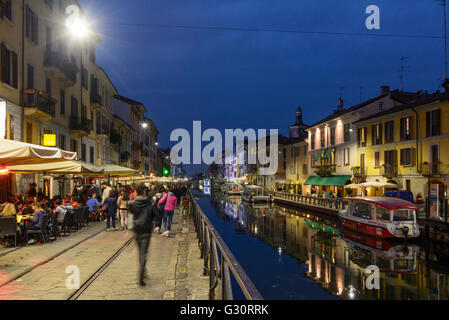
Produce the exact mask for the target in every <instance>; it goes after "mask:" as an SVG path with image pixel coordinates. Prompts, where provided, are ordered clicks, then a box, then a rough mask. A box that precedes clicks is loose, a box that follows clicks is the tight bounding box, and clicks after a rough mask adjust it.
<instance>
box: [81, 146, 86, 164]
mask: <svg viewBox="0 0 449 320" xmlns="http://www.w3.org/2000/svg"><path fill="white" fill-rule="evenodd" d="M86 156H87V155H86V144H85V143H82V144H81V161H84V162H86V160H87V158H86Z"/></svg>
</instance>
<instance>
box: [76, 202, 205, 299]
mask: <svg viewBox="0 0 449 320" xmlns="http://www.w3.org/2000/svg"><path fill="white" fill-rule="evenodd" d="M194 231H195V230H194V226H193V224H192V223H191V222H189V221H187V220H186V219H184V218H183V217H182V216H181V210H179V209H178V210H176V213H175V217H174V219H173V224H172V232H171V234H170V237H168V238H165V237H162V236H161V235H160V234H153V236H152V238H151V242H150V249H149V253H148V257H147V259H148V260H147V274H148V279H147V280H146V283H147V286H146V287H143V288H141V287H139V286H138V285H137V271H138V255H137V245H136V243H135V242H134V241H133V242H132V244H131V245H130V246H129V247H127V248H126V250H125V251H123V252H122V254H120V256H119V257H118V258H117V259H116V260H114V261H113V262H112V264H111V265H110V266H109V267H108V268H107V270H106V271H105V272H104V273H102V274H101V275H100V276H99V277H98V278H97V279H96V280H95V281H94V282H93V283H92V284H91V285H90V286H89V287H88V288H87V290H85V291H84V292H83V294H82V295H81V296H80V297H79V298H78V299H80V300H128V299H130V300H174V299H176V300H207V299H208V288H209V280H208V278H204V277H202V276H201V272H202V263H203V262H202V259H200V250H199V248H198V245H197V243H198V241H197V239H196V234H195V233H194ZM186 258H187V259H186Z"/></svg>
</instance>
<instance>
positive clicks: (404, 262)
mask: <svg viewBox="0 0 449 320" xmlns="http://www.w3.org/2000/svg"><path fill="white" fill-rule="evenodd" d="M198 203H199V204H200V206H201V207H202V209H203V211H204V212H205V213H206V215H208V217H209V219H210V220H211V222H212V224H214V226H215V227H216V229H217V230H218V232H219V233H220V234H221V236H222V237H223V239H224V240H225V241H226V243H227V244H228V246H229V247H230V249H231V251H232V252H233V253H234V255H235V256H236V258H237V260H238V261H239V262H240V264H241V265H242V267H243V268H244V269H245V271H246V272H247V273H248V276H249V277H250V278H251V279H252V280H253V282H254V283H255V285H256V287H257V288H258V289H259V290H260V292H261V294H262V295H263V296H264V297H265V298H266V299H332V298H336V297H339V298H342V299H383V300H385V299H388V300H390V299H401V300H405V299H449V276H448V274H449V265H448V261H449V259H448V258H447V257H448V256H449V254H448V253H446V254H445V253H444V252H442V250H441V249H438V250H436V249H432V248H431V250H430V251H427V254H426V250H425V249H424V246H422V245H421V244H420V243H418V242H416V241H415V242H414V243H412V242H408V243H407V244H404V243H403V242H401V241H399V242H398V241H394V242H392V241H386V240H381V239H376V238H371V237H367V236H364V235H360V234H356V233H354V232H348V231H346V230H342V229H340V225H339V221H338V220H337V219H335V218H333V217H328V216H325V215H317V214H312V213H311V212H308V213H305V212H300V211H298V210H295V209H288V208H282V207H278V206H276V205H273V206H271V207H270V206H268V205H255V206H251V205H249V204H247V203H246V202H244V201H243V202H242V201H241V199H240V197H223V196H221V195H218V196H217V195H216V194H213V195H212V197H211V198H209V197H207V198H200V199H199V200H198ZM446 247H449V246H448V245H446ZM432 250H434V251H432ZM426 257H427V259H426ZM444 259H445V260H444ZM372 265H375V266H377V267H378V268H379V271H380V278H379V287H378V289H371V290H370V289H368V288H367V287H369V286H367V280H368V281H369V279H368V276H369V274H367V273H365V268H367V267H368V266H372Z"/></svg>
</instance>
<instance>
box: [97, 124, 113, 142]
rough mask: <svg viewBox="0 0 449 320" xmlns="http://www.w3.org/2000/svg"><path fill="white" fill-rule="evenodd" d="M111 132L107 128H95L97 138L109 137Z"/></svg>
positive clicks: (104, 126) (103, 126)
mask: <svg viewBox="0 0 449 320" xmlns="http://www.w3.org/2000/svg"><path fill="white" fill-rule="evenodd" d="M110 134H111V131H110V129H109V126H106V125H102V126H101V127H98V126H97V138H100V139H106V138H108V137H109V136H110Z"/></svg>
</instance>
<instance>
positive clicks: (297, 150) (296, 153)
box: [295, 147, 299, 157]
mask: <svg viewBox="0 0 449 320" xmlns="http://www.w3.org/2000/svg"><path fill="white" fill-rule="evenodd" d="M295 156H297V157H299V147H296V148H295Z"/></svg>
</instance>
